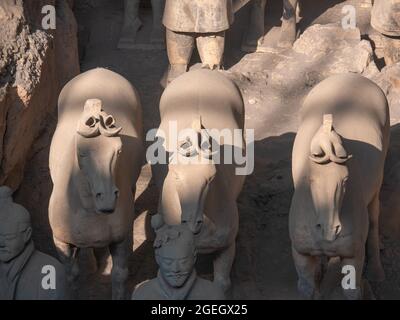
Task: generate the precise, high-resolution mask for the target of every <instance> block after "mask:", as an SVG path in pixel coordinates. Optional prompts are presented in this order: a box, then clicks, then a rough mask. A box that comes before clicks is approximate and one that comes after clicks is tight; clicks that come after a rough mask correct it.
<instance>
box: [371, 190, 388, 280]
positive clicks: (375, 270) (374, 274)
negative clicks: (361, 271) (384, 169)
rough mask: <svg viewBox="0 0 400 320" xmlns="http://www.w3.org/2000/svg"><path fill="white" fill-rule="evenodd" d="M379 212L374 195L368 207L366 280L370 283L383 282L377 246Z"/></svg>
mask: <svg viewBox="0 0 400 320" xmlns="http://www.w3.org/2000/svg"><path fill="white" fill-rule="evenodd" d="M379 212H380V202H379V193H378V194H376V195H375V197H374V200H372V202H371V203H370V204H369V206H368V215H369V232H368V238H367V257H368V264H367V270H366V273H367V278H368V279H369V280H371V281H377V282H380V281H383V280H384V279H385V272H384V271H383V268H382V264H381V257H380V248H379V247H380V246H379Z"/></svg>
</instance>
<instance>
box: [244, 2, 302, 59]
mask: <svg viewBox="0 0 400 320" xmlns="http://www.w3.org/2000/svg"><path fill="white" fill-rule="evenodd" d="M266 4H267V0H251V6H252V7H251V11H250V22H249V27H248V30H247V32H246V33H245V36H244V39H243V44H242V50H243V51H245V52H255V51H257V49H258V47H259V46H260V45H262V43H263V40H264V35H265V33H264V32H265V31H264V30H265V6H266ZM299 15H300V0H283V15H282V26H281V31H280V38H279V42H278V47H280V48H289V47H291V46H292V45H293V43H294V42H295V41H296V37H297V29H296V24H297V16H299Z"/></svg>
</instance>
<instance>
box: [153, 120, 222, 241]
mask: <svg viewBox="0 0 400 320" xmlns="http://www.w3.org/2000/svg"><path fill="white" fill-rule="evenodd" d="M191 132H192V133H193V134H189V135H188V136H186V137H185V138H184V139H183V140H181V141H179V142H178V148H177V150H175V151H173V152H171V153H170V161H169V164H168V174H167V176H166V178H165V181H164V185H163V192H162V197H161V207H162V210H163V212H162V214H163V216H164V219H165V222H166V223H167V224H169V225H173V224H180V223H182V224H185V225H187V227H188V228H189V229H190V230H191V231H192V232H193V233H194V234H198V233H199V232H200V231H201V227H202V225H203V222H204V204H205V200H206V197H207V194H208V191H209V187H210V184H211V182H212V181H213V179H214V177H215V175H216V172H217V170H216V165H215V163H214V162H213V161H212V156H213V152H212V139H211V137H210V136H209V135H208V133H207V130H205V129H204V128H202V125H201V119H200V118H199V119H196V120H195V121H193V123H192V131H191Z"/></svg>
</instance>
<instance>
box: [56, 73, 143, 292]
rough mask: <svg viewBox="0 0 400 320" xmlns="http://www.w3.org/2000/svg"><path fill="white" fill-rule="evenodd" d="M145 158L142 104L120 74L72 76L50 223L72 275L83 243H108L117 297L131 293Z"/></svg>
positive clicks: (63, 100)
mask: <svg viewBox="0 0 400 320" xmlns="http://www.w3.org/2000/svg"><path fill="white" fill-rule="evenodd" d="M142 157H143V146H142V118H141V105H140V100H139V97H138V95H137V92H136V90H135V89H134V88H133V87H132V85H131V84H130V83H129V82H128V81H127V80H126V79H124V78H123V77H121V76H120V75H118V74H116V73H114V72H112V71H109V70H106V69H100V68H99V69H94V70H90V71H88V72H85V73H83V74H81V75H79V76H77V77H76V78H74V79H72V80H71V81H70V82H69V83H68V84H67V85H66V86H65V87H64V89H63V90H62V92H61V94H60V98H59V101H58V124H57V128H56V131H55V133H54V136H53V140H52V143H51V148H50V173H51V178H52V181H53V184H54V187H53V192H52V194H51V198H50V204H49V220H50V225H51V228H52V230H53V236H54V242H55V244H56V247H57V250H58V252H59V255H60V259H61V262H62V263H63V264H64V265H65V266H66V268H67V274H68V276H69V280H70V281H71V282H72V283H74V280H75V279H76V277H77V275H78V266H77V264H76V255H77V251H78V249H79V248H103V247H109V249H110V253H111V256H112V259H113V268H112V297H113V299H124V298H127V295H126V288H125V282H126V280H127V278H128V267H127V259H128V255H129V253H130V252H131V250H132V249H131V245H130V243H131V239H132V224H133V218H134V195H135V187H136V180H137V178H138V176H139V173H140V170H141V165H142Z"/></svg>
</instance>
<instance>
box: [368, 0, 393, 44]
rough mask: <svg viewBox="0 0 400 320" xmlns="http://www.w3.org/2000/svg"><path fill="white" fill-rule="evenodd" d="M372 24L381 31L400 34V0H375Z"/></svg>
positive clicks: (385, 33) (386, 33) (388, 33)
mask: <svg viewBox="0 0 400 320" xmlns="http://www.w3.org/2000/svg"><path fill="white" fill-rule="evenodd" d="M371 25H372V26H373V27H374V29H376V30H377V31H379V32H380V33H382V34H384V35H387V36H393V37H399V36H400V0H375V1H374V6H373V8H372V12H371Z"/></svg>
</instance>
